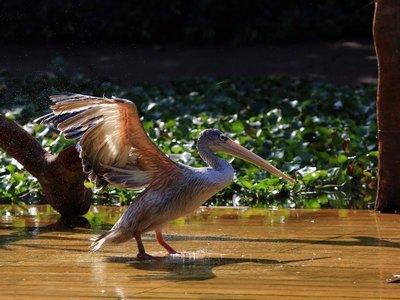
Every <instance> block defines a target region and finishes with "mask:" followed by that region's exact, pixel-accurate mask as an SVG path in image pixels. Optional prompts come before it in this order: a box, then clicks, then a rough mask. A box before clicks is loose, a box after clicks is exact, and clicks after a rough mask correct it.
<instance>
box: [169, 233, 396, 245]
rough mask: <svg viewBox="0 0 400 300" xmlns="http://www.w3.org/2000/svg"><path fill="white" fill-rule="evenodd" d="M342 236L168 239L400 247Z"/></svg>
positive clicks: (369, 238) (373, 238)
mask: <svg viewBox="0 0 400 300" xmlns="http://www.w3.org/2000/svg"><path fill="white" fill-rule="evenodd" d="M340 237H342V236H337V237H330V238H329V239H324V240H302V239H268V238H265V239H260V238H235V237H221V236H183V235H179V236H176V235H170V236H168V235H166V236H165V238H166V240H168V241H200V240H201V241H220V242H221V241H229V242H230V241H233V242H235V241H237V242H249V243H293V244H310V245H319V244H321V245H338V246H367V247H389V248H400V242H391V241H387V240H383V239H379V238H375V237H369V236H351V235H346V238H353V239H354V240H353V241H341V240H335V238H340Z"/></svg>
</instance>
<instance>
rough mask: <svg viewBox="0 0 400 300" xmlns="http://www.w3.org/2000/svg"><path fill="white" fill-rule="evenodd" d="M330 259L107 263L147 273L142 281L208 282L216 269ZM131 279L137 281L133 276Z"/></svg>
mask: <svg viewBox="0 0 400 300" xmlns="http://www.w3.org/2000/svg"><path fill="white" fill-rule="evenodd" d="M328 258H330V257H320V258H310V259H298V260H272V259H251V258H223V257H219V258H215V257H204V258H191V257H174V256H166V257H160V258H156V259H151V260H140V259H137V258H130V257H108V258H107V262H110V263H123V264H128V265H129V266H130V267H132V268H135V269H138V270H144V271H148V272H147V273H146V275H141V276H140V279H143V280H146V279H148V280H173V281H188V280H208V279H212V278H214V277H216V275H215V274H214V272H213V270H214V269H215V268H217V267H221V266H228V265H234V264H241V265H240V270H241V271H243V269H244V266H243V264H245V263H248V264H249V267H248V268H249V269H253V268H254V264H259V265H286V264H289V263H296V262H305V261H315V260H321V259H328ZM133 279H135V280H137V279H139V278H138V277H137V276H135V277H134V278H133Z"/></svg>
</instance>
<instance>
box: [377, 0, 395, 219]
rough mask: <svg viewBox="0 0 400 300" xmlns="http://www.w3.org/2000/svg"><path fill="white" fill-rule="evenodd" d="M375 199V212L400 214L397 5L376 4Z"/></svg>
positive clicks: (385, 1)
mask: <svg viewBox="0 0 400 300" xmlns="http://www.w3.org/2000/svg"><path fill="white" fill-rule="evenodd" d="M373 33H374V42H375V50H376V54H377V57H378V93H377V114H378V147H379V167H378V195H377V198H376V203H375V208H376V209H377V210H379V211H382V212H399V211H400V1H399V0H376V1H375V16H374V25H373Z"/></svg>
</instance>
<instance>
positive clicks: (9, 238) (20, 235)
mask: <svg viewBox="0 0 400 300" xmlns="http://www.w3.org/2000/svg"><path fill="white" fill-rule="evenodd" d="M77 228H83V229H90V223H89V221H88V220H87V219H86V218H85V217H82V216H79V217H60V218H59V219H58V220H57V222H55V223H52V224H49V225H47V226H42V227H39V226H26V227H14V226H8V227H2V226H0V230H2V229H7V230H12V231H13V232H12V233H10V234H8V235H2V236H1V238H0V249H2V250H7V248H6V246H7V245H8V244H10V243H13V242H17V241H20V240H24V239H38V238H40V234H41V233H47V232H54V231H59V232H65V231H67V232H73V231H74V230H76V229H77ZM49 238H50V237H46V239H49Z"/></svg>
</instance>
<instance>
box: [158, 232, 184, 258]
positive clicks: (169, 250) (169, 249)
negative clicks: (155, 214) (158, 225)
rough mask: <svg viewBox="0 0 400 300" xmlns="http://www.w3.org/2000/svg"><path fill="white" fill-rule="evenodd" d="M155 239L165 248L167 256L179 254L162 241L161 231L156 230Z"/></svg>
mask: <svg viewBox="0 0 400 300" xmlns="http://www.w3.org/2000/svg"><path fill="white" fill-rule="evenodd" d="M156 238H157V242H158V243H159V244H160V245H161V246H163V247H164V248H165V250H167V251H168V253H169V254H179V252H176V251H175V249H174V248H172V247H171V246H170V245H168V244H167V242H166V241H164V237H163V235H162V232H161V229H157V230H156Z"/></svg>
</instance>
